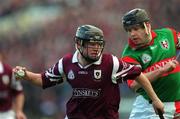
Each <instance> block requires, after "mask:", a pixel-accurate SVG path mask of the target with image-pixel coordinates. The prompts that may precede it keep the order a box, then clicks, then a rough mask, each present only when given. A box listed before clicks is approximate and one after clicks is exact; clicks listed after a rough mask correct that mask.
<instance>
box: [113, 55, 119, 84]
mask: <svg viewBox="0 0 180 119" xmlns="http://www.w3.org/2000/svg"><path fill="white" fill-rule="evenodd" d="M112 58H113V70H112V75H111V78H112V82H113V83H115V84H117V81H116V77H115V75H116V72H117V71H118V69H119V60H118V58H117V57H116V56H114V55H112Z"/></svg>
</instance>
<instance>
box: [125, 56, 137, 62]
mask: <svg viewBox="0 0 180 119" xmlns="http://www.w3.org/2000/svg"><path fill="white" fill-rule="evenodd" d="M122 60H123V61H125V62H128V63H131V64H139V62H138V61H136V60H135V59H133V58H132V57H128V56H126V57H123V58H122Z"/></svg>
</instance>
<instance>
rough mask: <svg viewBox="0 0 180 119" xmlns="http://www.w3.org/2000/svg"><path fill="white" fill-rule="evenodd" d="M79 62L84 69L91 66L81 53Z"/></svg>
mask: <svg viewBox="0 0 180 119" xmlns="http://www.w3.org/2000/svg"><path fill="white" fill-rule="evenodd" d="M78 62H79V64H80V65H82V66H83V67H84V66H87V65H89V64H90V62H88V61H87V60H86V59H85V58H84V57H83V56H82V55H81V54H80V53H79V54H78Z"/></svg>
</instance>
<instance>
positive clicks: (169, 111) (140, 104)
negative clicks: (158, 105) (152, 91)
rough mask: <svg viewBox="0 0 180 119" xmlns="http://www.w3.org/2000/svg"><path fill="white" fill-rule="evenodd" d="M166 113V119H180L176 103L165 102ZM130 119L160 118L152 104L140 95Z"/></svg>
mask: <svg viewBox="0 0 180 119" xmlns="http://www.w3.org/2000/svg"><path fill="white" fill-rule="evenodd" d="M178 103H179V102H178ZM164 111H165V113H164V114H163V115H164V118H165V119H180V113H176V106H175V102H164ZM175 115H176V117H175ZM129 119H159V116H158V115H156V113H155V111H154V108H153V106H152V104H150V103H149V102H148V101H147V100H146V99H144V98H143V96H141V95H140V96H137V97H136V100H135V102H134V104H133V109H132V111H131V114H130V117H129Z"/></svg>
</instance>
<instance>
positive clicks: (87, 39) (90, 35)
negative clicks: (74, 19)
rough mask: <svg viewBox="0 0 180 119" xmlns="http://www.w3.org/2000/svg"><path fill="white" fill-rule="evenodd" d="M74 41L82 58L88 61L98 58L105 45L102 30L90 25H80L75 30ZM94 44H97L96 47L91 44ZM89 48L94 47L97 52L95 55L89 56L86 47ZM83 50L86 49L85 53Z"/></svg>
mask: <svg viewBox="0 0 180 119" xmlns="http://www.w3.org/2000/svg"><path fill="white" fill-rule="evenodd" d="M75 41H76V44H78V45H79V46H80V47H78V48H77V49H78V51H79V52H80V53H81V55H82V56H83V57H84V59H86V60H87V61H88V62H94V61H97V60H99V58H100V56H101V55H102V51H103V49H104V45H105V41H104V39H103V32H102V30H101V29H99V28H97V27H95V26H92V25H83V26H80V27H78V29H77V31H76V38H75ZM95 44H96V45H97V46H98V47H97V48H96V47H94V46H93V45H95ZM90 48H91V49H95V50H96V51H97V52H98V53H97V55H96V56H94V57H92V56H90V53H89V52H88V49H90ZM85 50H86V51H87V52H86V53H84V51H85Z"/></svg>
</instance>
